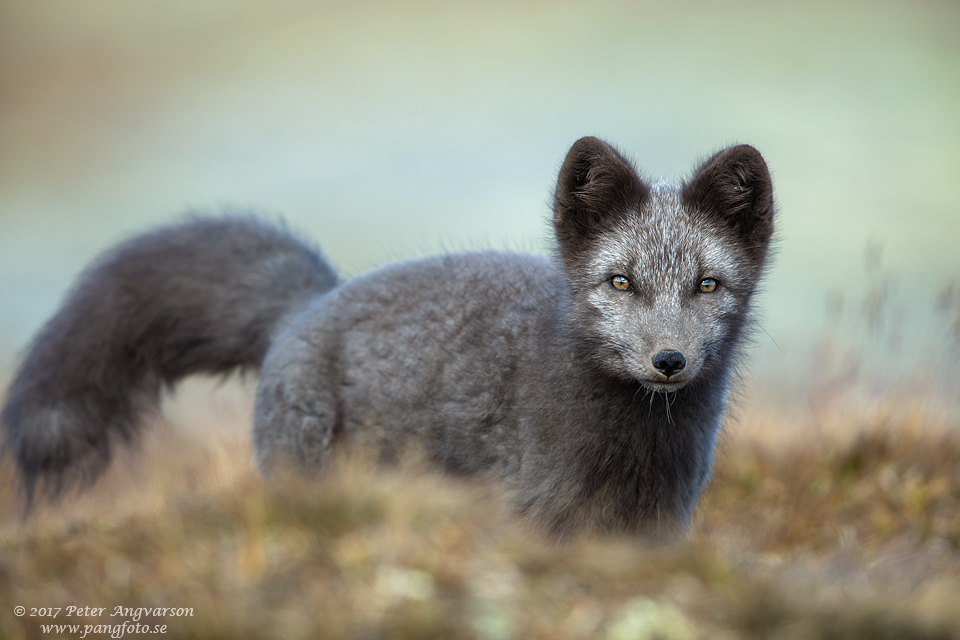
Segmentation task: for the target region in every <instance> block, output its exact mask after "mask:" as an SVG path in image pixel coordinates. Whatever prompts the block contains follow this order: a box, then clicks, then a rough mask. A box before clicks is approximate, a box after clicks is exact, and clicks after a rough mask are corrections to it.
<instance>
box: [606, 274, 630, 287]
mask: <svg viewBox="0 0 960 640" xmlns="http://www.w3.org/2000/svg"><path fill="white" fill-rule="evenodd" d="M610 286H611V287H613V288H614V289H616V290H618V291H626V290H627V289H629V288H630V281H629V280H627V279H626V278H624V277H623V276H613V277H612V278H610Z"/></svg>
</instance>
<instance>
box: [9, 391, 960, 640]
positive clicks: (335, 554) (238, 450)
mask: <svg viewBox="0 0 960 640" xmlns="http://www.w3.org/2000/svg"><path fill="white" fill-rule="evenodd" d="M846 399H847V400H849V397H847V398H846ZM850 404H854V403H849V402H848V403H847V405H850ZM175 409H176V407H175ZM182 412H183V410H181V413H182ZM187 412H188V413H189V411H187ZM171 413H172V414H173V415H174V416H176V415H177V411H172V412H171ZM198 413H199V414H201V419H200V423H202V422H214V423H217V424H219V425H220V427H219V428H218V429H214V428H208V429H207V430H206V435H204V436H202V437H201V436H197V435H195V434H194V435H190V433H188V432H184V430H183V429H177V428H166V429H162V428H161V429H154V430H153V432H152V433H151V435H150V436H149V437H148V438H147V440H146V441H145V442H144V446H143V447H142V452H141V453H140V454H139V455H132V456H125V457H123V458H122V459H120V460H118V464H117V465H115V468H113V469H112V470H111V472H110V474H109V476H108V477H107V478H106V479H105V481H104V482H102V483H101V484H100V485H99V486H98V487H96V488H95V490H93V491H91V492H89V493H88V494H85V495H83V496H79V497H75V498H71V499H68V500H67V501H66V502H65V503H64V504H62V505H61V506H60V507H58V508H56V509H49V508H48V509H44V510H42V511H41V512H39V513H38V514H36V515H35V516H34V517H33V518H32V519H31V520H30V521H29V522H27V523H25V524H24V523H22V522H20V521H19V520H18V519H17V518H16V516H15V500H14V496H13V494H12V492H10V491H9V489H7V490H5V492H4V493H3V495H2V496H0V508H2V509H3V510H4V511H3V513H4V521H3V524H2V527H0V554H2V555H0V601H2V602H3V603H4V604H3V606H2V607H0V638H6V637H9V638H39V637H55V636H56V635H57V634H55V633H49V632H48V633H44V632H43V630H42V628H41V627H40V624H41V623H59V624H71V623H72V624H81V625H84V624H98V623H101V624H113V623H117V622H120V621H122V620H123V619H124V618H123V617H109V616H103V617H101V618H99V619H96V618H76V617H72V618H65V617H64V614H63V613H61V615H60V616H59V617H58V618H57V619H56V620H41V619H39V618H35V617H34V618H31V617H30V616H29V615H27V616H25V617H21V618H18V617H16V616H14V615H13V607H14V606H16V605H22V606H25V607H27V608H28V614H29V609H30V608H32V607H57V606H59V607H67V606H69V605H83V606H87V605H89V606H95V607H107V608H108V610H107V612H106V613H107V614H109V613H112V611H113V609H114V608H115V607H116V606H118V605H121V606H124V607H138V606H143V607H155V606H160V607H192V608H193V611H194V615H193V617H178V618H151V619H150V620H149V621H148V622H149V623H150V624H151V625H152V624H167V633H166V636H167V637H204V638H209V637H241V636H242V637H246V638H268V637H284V638H297V637H303V638H306V637H315V638H595V637H601V638H604V637H605V638H790V639H792V638H952V637H960V611H958V610H957V609H958V608H957V607H956V602H958V601H960V439H958V437H957V429H956V427H957V426H958V425H957V424H956V423H953V424H951V423H950V422H949V420H946V421H941V420H936V419H933V418H930V416H929V415H928V413H929V412H927V411H925V410H924V408H923V406H922V405H919V404H912V405H911V404H909V403H903V402H891V403H890V404H888V405H884V404H882V403H881V404H876V403H874V405H873V406H872V407H870V408H864V407H853V408H851V407H850V406H847V408H846V409H845V408H844V407H843V406H842V403H837V402H834V404H832V405H831V404H829V403H827V404H820V405H818V410H816V411H803V412H793V413H784V412H782V411H779V412H778V410H775V409H774V410H771V409H766V410H765V409H763V408H761V407H759V406H749V407H747V408H745V409H744V410H742V411H741V417H740V419H739V421H738V422H737V424H736V425H735V426H734V427H733V428H732V429H731V430H730V435H729V437H728V438H727V439H726V441H725V442H724V444H723V447H722V451H721V453H720V456H719V458H718V460H717V465H716V474H715V480H714V481H713V482H712V484H711V485H710V486H709V488H708V490H707V491H706V493H705V495H704V497H703V500H702V503H701V506H700V508H699V510H698V512H697V516H696V522H695V526H694V530H693V531H692V533H691V535H690V537H689V539H688V540H685V541H682V542H679V543H677V544H676V545H674V546H669V547H659V548H646V547H644V546H643V545H641V544H639V543H637V541H633V540H597V539H589V540H581V541H578V542H575V543H571V544H567V545H563V546H551V545H547V544H545V543H543V542H542V541H541V540H539V539H538V538H537V537H536V535H535V534H533V533H532V532H530V531H528V530H527V529H525V528H524V526H523V525H522V524H521V523H517V522H515V521H513V519H512V518H511V517H510V516H509V514H506V513H504V512H503V510H502V509H501V508H500V507H499V506H498V505H499V502H498V500H497V499H496V496H495V489H492V488H490V487H487V486H485V485H482V484H476V483H460V482H455V481H452V480H450V479H447V478H440V477H438V476H436V475H432V474H430V473H425V472H423V471H422V470H421V471H417V470H400V471H396V472H389V473H387V472H382V471H379V472H378V471H376V470H374V469H372V468H371V466H370V465H368V464H366V463H365V462H364V461H362V460H357V459H346V458H343V459H340V460H338V463H337V467H338V468H337V469H336V470H335V472H334V473H332V474H330V476H329V477H328V478H326V479H324V480H322V481H320V482H315V483H313V484H288V485H285V486H282V487H271V488H267V487H265V486H264V485H263V484H262V482H261V481H260V480H259V478H258V477H257V476H256V473H255V472H254V470H253V469H252V467H251V464H250V462H249V460H250V454H249V449H248V445H247V444H246V437H245V430H246V428H245V425H244V423H245V421H246V419H247V418H246V407H245V406H243V405H242V403H241V408H240V409H237V410H236V411H234V412H233V414H229V412H228V415H227V416H226V419H227V420H228V421H232V422H233V426H234V427H235V429H223V428H222V423H223V420H224V419H225V418H224V415H222V414H223V411H219V412H215V413H217V414H218V415H216V416H209V415H208V416H202V412H198ZM175 421H176V420H174V422H175ZM200 423H194V424H193V425H192V427H191V428H192V429H195V430H196V429H200V430H201V431H202V426H203V425H202V424H200ZM772 434H780V435H777V436H773V435H772ZM8 471H9V470H8ZM5 479H6V480H8V482H4V486H6V487H9V485H10V483H9V480H10V478H9V476H6V477H5ZM140 622H141V623H143V622H144V619H141V620H140ZM81 629H82V627H81ZM62 635H63V636H65V637H79V636H80V635H82V630H79V631H78V632H76V633H72V632H69V631H67V632H63V634H62Z"/></svg>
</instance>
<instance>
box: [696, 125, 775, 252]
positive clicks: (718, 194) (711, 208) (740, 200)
mask: <svg viewBox="0 0 960 640" xmlns="http://www.w3.org/2000/svg"><path fill="white" fill-rule="evenodd" d="M681 197H682V200H683V202H684V204H685V205H687V206H688V207H690V208H692V209H693V210H695V211H698V212H700V213H702V214H704V215H706V216H709V217H713V218H717V219H720V220H722V221H723V223H724V224H726V225H728V226H730V227H731V228H733V229H734V230H735V231H736V232H737V233H738V235H739V236H740V238H742V239H743V240H745V241H746V245H747V246H748V247H750V248H752V249H756V250H757V251H760V252H761V253H762V254H763V253H765V249H766V246H767V244H768V242H769V241H770V236H771V235H773V209H774V207H773V183H772V182H771V180H770V171H769V170H768V169H767V163H766V162H764V160H763V156H761V155H760V152H759V151H757V150H756V149H754V148H753V147H751V146H750V145H747V144H740V145H736V146H733V147H728V148H727V149H724V150H723V151H721V152H719V153H717V154H716V155H714V156H713V157H712V158H710V159H709V160H707V161H706V162H704V163H703V164H702V165H701V166H700V168H699V169H697V170H696V172H695V173H694V175H693V178H691V179H690V181H689V182H687V183H686V184H685V185H684V186H683V191H682V195H681Z"/></svg>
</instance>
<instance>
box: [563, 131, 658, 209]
mask: <svg viewBox="0 0 960 640" xmlns="http://www.w3.org/2000/svg"><path fill="white" fill-rule="evenodd" d="M648 193H649V190H648V188H647V186H646V185H645V184H644V183H643V181H642V180H641V179H640V176H639V175H637V171H636V169H634V168H633V165H631V164H630V162H629V161H628V160H627V159H626V158H624V157H623V156H622V155H621V154H620V152H618V151H617V150H616V149H614V148H613V147H612V146H610V145H609V144H607V143H606V142H604V141H603V140H600V139H599V138H595V137H593V136H586V137H583V138H580V139H579V140H577V141H576V142H574V143H573V146H571V147H570V151H568V152H567V157H566V158H565V159H564V161H563V166H562V167H561V168H560V175H559V177H558V178H557V189H556V191H555V192H554V202H553V219H554V223H555V224H557V225H568V224H573V225H575V226H577V227H581V228H590V227H593V226H595V225H596V224H599V223H602V222H603V221H605V220H607V219H609V218H610V217H611V216H618V215H621V214H622V213H623V212H624V211H625V210H626V209H629V208H632V207H634V206H639V204H640V203H642V202H643V200H644V199H646V197H647V195H648Z"/></svg>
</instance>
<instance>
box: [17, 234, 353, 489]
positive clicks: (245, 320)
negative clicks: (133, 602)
mask: <svg viewBox="0 0 960 640" xmlns="http://www.w3.org/2000/svg"><path fill="white" fill-rule="evenodd" d="M336 284H337V276H336V274H335V273H334V272H333V270H332V269H331V268H330V266H329V265H328V264H327V263H326V262H325V261H324V260H323V258H322V257H321V256H320V255H319V253H318V252H317V251H316V250H314V249H312V248H311V247H309V246H307V245H306V244H304V243H303V242H301V241H299V240H297V239H296V238H294V237H293V236H292V235H290V234H289V233H287V232H286V231H285V230H282V229H279V228H277V227H274V226H271V225H268V224H266V223H264V222H261V221H258V220H256V219H254V218H251V217H222V218H196V219H192V220H189V221H187V222H183V223H181V224H177V225H174V226H170V227H165V228H161V229H158V230H156V231H152V232H150V233H146V234H144V235H141V236H139V237H135V238H133V239H131V240H129V241H127V242H125V243H123V244H121V245H120V246H118V247H116V248H114V249H113V250H111V251H108V252H107V253H106V254H104V255H103V256H101V257H100V258H99V259H98V260H97V261H96V262H95V263H94V264H93V265H91V266H90V268H89V269H88V270H87V271H86V272H85V273H84V274H83V275H82V276H81V277H80V278H79V280H78V282H77V283H76V284H75V285H74V288H73V290H72V291H71V292H70V293H69V294H68V295H67V297H66V300H65V301H64V303H63V305H62V307H61V308H60V309H59V310H58V311H57V313H56V315H54V316H53V318H51V319H50V321H49V322H48V323H47V324H46V325H45V326H44V327H43V329H42V330H41V331H40V333H39V334H38V335H37V336H36V337H35V338H34V340H33V343H32V344H31V346H30V348H29V350H28V351H27V353H26V357H25V358H24V360H23V363H22V364H21V365H20V369H19V371H18V372H17V374H16V376H15V377H14V379H13V382H12V384H11V385H10V389H9V391H8V394H7V400H6V404H5V406H4V407H3V411H2V413H0V425H2V430H3V449H4V451H5V453H6V454H7V456H9V457H10V458H12V459H13V460H14V462H15V463H16V465H17V467H18V470H19V474H20V480H21V483H22V489H23V491H24V495H25V497H26V502H27V505H28V508H29V505H30V504H31V503H32V501H33V498H34V496H35V493H36V492H37V490H38V489H40V490H41V493H44V494H51V495H57V494H60V493H61V492H62V491H63V490H64V489H66V488H70V487H72V486H75V485H81V486H82V485H84V484H86V483H89V482H91V481H92V480H94V479H95V478H96V477H97V476H98V475H99V474H100V473H101V472H102V471H103V470H104V468H105V467H106V465H107V463H108V462H109V460H110V455H111V449H112V447H113V446H115V443H116V441H121V442H127V441H130V440H131V439H132V438H133V437H134V436H135V435H136V434H137V432H138V429H139V427H140V424H141V418H142V417H143V414H144V413H146V412H149V411H153V410H156V408H157V403H158V401H159V398H160V392H161V391H162V389H163V388H164V387H165V386H166V387H170V386H172V385H173V384H174V383H175V382H177V381H178V380H179V379H181V378H183V377H184V376H186V375H188V374H192V373H211V374H215V373H225V372H228V371H231V370H233V369H235V368H256V367H259V365H260V363H261V362H262V360H263V357H264V355H265V353H266V351H267V348H268V346H269V344H270V340H271V337H272V336H273V334H274V333H275V332H276V331H277V330H278V329H279V328H280V327H282V326H283V325H284V323H285V322H286V321H288V320H289V318H290V317H291V316H292V315H294V314H295V313H296V312H298V311H299V310H300V309H302V308H303V307H304V306H305V305H307V304H308V303H309V302H310V301H311V300H313V299H315V298H316V297H317V296H318V295H320V294H321V293H323V292H324V291H327V290H329V289H331V288H333V287H334V286H336Z"/></svg>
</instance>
